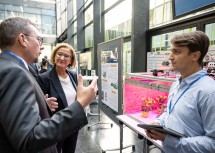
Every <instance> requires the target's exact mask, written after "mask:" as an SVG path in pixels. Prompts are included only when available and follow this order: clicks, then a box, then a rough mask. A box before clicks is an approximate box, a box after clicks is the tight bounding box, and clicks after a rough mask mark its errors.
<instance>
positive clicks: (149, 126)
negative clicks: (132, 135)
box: [137, 124, 186, 138]
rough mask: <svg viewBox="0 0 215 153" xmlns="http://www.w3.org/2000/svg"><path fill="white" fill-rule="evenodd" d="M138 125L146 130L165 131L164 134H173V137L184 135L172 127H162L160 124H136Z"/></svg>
mask: <svg viewBox="0 0 215 153" xmlns="http://www.w3.org/2000/svg"><path fill="white" fill-rule="evenodd" d="M137 126H138V127H141V128H143V129H146V130H156V131H159V132H163V133H166V134H170V135H172V136H175V137H179V138H181V137H186V136H185V135H183V134H181V133H179V132H177V131H174V130H172V129H169V128H166V127H163V126H162V125H154V124H137Z"/></svg>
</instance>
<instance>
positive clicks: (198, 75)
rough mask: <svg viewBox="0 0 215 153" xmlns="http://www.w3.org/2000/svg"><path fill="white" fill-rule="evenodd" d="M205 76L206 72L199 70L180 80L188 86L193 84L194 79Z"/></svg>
mask: <svg viewBox="0 0 215 153" xmlns="http://www.w3.org/2000/svg"><path fill="white" fill-rule="evenodd" d="M204 74H207V71H206V70H205V69H202V70H199V71H198V72H196V73H193V74H192V75H190V76H188V77H186V78H184V79H182V80H183V81H184V82H186V83H187V84H190V83H191V82H193V80H195V79H196V78H198V77H200V76H201V75H204Z"/></svg>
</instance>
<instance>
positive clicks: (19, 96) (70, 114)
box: [0, 18, 97, 153]
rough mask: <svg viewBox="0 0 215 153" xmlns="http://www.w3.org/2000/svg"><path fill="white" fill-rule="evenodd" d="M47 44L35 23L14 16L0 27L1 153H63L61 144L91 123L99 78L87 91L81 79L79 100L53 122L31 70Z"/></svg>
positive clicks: (79, 79)
mask: <svg viewBox="0 0 215 153" xmlns="http://www.w3.org/2000/svg"><path fill="white" fill-rule="evenodd" d="M41 45H42V38H41V37H40V36H39V32H38V30H37V29H36V28H35V26H34V24H33V23H31V22H30V21H29V20H26V19H22V18H10V19H6V20H4V21H3V22H2V23H1V24H0V49H1V50H2V53H1V54H0V82H1V83H0V99H1V100H0V108H1V113H0V152H1V153H57V150H56V146H55V144H56V143H57V142H58V141H61V140H63V139H65V138H66V137H68V136H70V135H71V134H72V133H73V132H74V131H76V130H79V129H80V128H81V127H83V126H84V125H86V124H87V118H86V115H85V112H84V108H85V107H86V106H87V105H88V104H90V103H91V102H92V101H93V99H94V98H95V96H96V91H97V85H96V80H94V81H93V82H92V83H91V85H90V86H88V87H83V79H82V77H81V76H79V78H78V87H77V100H76V101H75V102H74V103H73V104H72V105H70V106H68V107H67V108H65V109H63V110H61V111H59V112H57V113H55V114H54V115H53V116H52V117H51V118H50V115H51V110H50V108H49V106H48V104H47V103H46V101H45V98H44V95H43V92H42V91H41V89H40V87H39V85H38V84H37V82H36V81H35V79H34V78H33V76H32V75H31V74H30V72H29V70H28V64H31V63H33V62H34V61H35V60H36V59H37V58H38V56H39V54H40V53H41Z"/></svg>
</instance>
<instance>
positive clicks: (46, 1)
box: [0, 0, 55, 10]
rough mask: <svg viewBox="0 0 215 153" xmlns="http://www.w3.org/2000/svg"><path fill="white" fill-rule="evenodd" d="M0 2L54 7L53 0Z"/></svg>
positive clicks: (50, 8) (8, 0)
mask: <svg viewBox="0 0 215 153" xmlns="http://www.w3.org/2000/svg"><path fill="white" fill-rule="evenodd" d="M0 3H3V4H10V5H19V6H26V7H36V8H43V9H48V10H54V9H55V0H0Z"/></svg>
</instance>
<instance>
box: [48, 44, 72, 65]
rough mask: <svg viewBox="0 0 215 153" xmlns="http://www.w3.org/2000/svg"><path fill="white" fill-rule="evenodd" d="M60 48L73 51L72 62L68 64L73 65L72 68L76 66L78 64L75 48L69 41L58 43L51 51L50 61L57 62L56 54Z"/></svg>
mask: <svg viewBox="0 0 215 153" xmlns="http://www.w3.org/2000/svg"><path fill="white" fill-rule="evenodd" d="M60 48H67V49H69V50H70V51H71V53H72V55H71V56H72V57H71V62H70V64H69V65H68V67H71V68H74V67H75V66H76V54H75V50H74V49H73V47H72V46H71V45H69V44H67V43H60V44H57V46H56V47H55V48H54V49H53V50H52V53H51V57H50V63H52V64H54V63H55V55H56V53H57V51H58V50H59V49H60Z"/></svg>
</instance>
